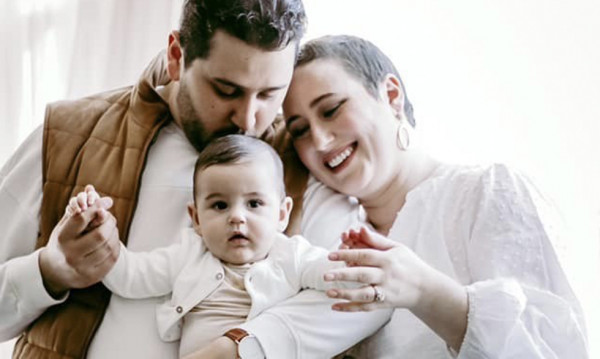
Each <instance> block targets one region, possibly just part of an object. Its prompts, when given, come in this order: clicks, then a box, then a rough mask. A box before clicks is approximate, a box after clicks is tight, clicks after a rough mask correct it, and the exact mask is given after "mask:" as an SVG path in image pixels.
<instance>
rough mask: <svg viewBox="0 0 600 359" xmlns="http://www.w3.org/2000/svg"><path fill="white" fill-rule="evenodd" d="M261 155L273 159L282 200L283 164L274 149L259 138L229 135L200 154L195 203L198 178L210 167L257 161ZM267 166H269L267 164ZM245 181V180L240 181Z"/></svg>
mask: <svg viewBox="0 0 600 359" xmlns="http://www.w3.org/2000/svg"><path fill="white" fill-rule="evenodd" d="M261 154H268V155H269V156H270V157H271V158H272V159H273V161H272V163H273V167H272V168H273V170H274V171H275V173H274V175H275V176H276V178H275V182H276V183H277V186H278V187H279V188H278V189H279V191H280V193H281V198H284V197H285V184H284V182H283V163H282V162H281V158H279V155H278V154H277V152H275V150H274V149H273V147H271V146H269V145H268V144H267V143H266V142H264V141H262V140H259V139H258V138H254V137H250V136H245V135H227V136H223V137H218V138H216V139H214V140H212V141H211V142H209V143H208V145H207V146H206V147H205V148H204V150H202V152H200V155H199V156H198V159H197V160H196V166H195V167H194V202H195V201H196V196H197V195H198V190H199V189H198V185H197V181H198V176H199V175H200V173H201V172H202V171H203V170H205V169H206V168H208V167H211V166H215V165H227V164H235V163H242V162H244V161H245V160H250V159H256V157H257V156H259V155H261ZM264 165H265V166H268V165H269V164H267V163H265V164H264ZM239 180H240V181H243V180H244V179H243V178H240V179H239Z"/></svg>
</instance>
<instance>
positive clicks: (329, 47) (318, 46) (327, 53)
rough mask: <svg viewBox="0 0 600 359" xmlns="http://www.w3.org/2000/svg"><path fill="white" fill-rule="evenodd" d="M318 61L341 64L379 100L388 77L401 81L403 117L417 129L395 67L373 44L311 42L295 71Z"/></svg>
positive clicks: (337, 38)
mask: <svg viewBox="0 0 600 359" xmlns="http://www.w3.org/2000/svg"><path fill="white" fill-rule="evenodd" d="M317 59H333V60H336V61H339V62H340V64H342V66H343V67H344V69H345V70H346V71H347V72H348V73H349V74H350V75H352V76H354V77H356V78H357V79H358V80H359V81H360V82H361V83H362V84H363V86H364V87H365V88H366V89H367V91H368V92H369V94H371V95H372V96H373V97H374V98H379V92H378V90H379V85H380V84H381V81H383V79H384V78H385V76H386V75H387V74H393V75H394V76H396V77H397V78H398V81H400V87H401V88H402V92H403V93H404V113H405V114H406V118H407V120H408V122H409V123H410V124H411V125H412V126H413V127H414V126H415V117H414V114H413V107H412V104H411V103H410V101H409V100H408V97H407V95H406V90H405V89H404V83H403V82H402V79H401V78H400V74H398V70H397V69H396V66H394V63H393V62H392V61H391V60H390V58H389V57H387V55H385V54H384V53H383V52H382V51H381V50H380V49H379V48H378V47H377V46H375V45H374V44H373V43H371V42H370V41H367V40H364V39H361V38H358V37H355V36H349V35H330V36H323V37H320V38H318V39H314V40H311V41H308V42H307V43H306V44H304V45H303V46H302V48H301V49H300V53H299V55H298V59H297V61H296V67H298V66H302V65H305V64H308V63H310V62H312V61H314V60H317Z"/></svg>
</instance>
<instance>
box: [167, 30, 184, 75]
mask: <svg viewBox="0 0 600 359" xmlns="http://www.w3.org/2000/svg"><path fill="white" fill-rule="evenodd" d="M182 57H183V49H182V48H181V43H180V42H179V31H175V30H174V31H171V33H170V34H169V46H168V47H167V73H168V74H169V77H170V78H171V80H172V81H179V80H180V74H181V66H182V64H183V61H182Z"/></svg>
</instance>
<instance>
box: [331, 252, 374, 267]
mask: <svg viewBox="0 0 600 359" xmlns="http://www.w3.org/2000/svg"><path fill="white" fill-rule="evenodd" d="M384 254H385V252H381V251H379V250H376V249H370V248H366V249H342V250H337V251H335V252H331V253H329V260H332V261H343V262H346V265H348V266H352V267H353V266H375V267H379V266H381V264H382V262H383V261H384V258H385V256H384Z"/></svg>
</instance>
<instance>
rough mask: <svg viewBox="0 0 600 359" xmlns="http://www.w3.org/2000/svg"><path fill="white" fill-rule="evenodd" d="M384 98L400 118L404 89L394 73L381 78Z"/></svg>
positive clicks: (402, 108)
mask: <svg viewBox="0 0 600 359" xmlns="http://www.w3.org/2000/svg"><path fill="white" fill-rule="evenodd" d="M382 89H383V90H384V91H385V92H384V94H383V96H384V99H385V100H386V101H387V102H388V103H389V104H390V106H391V107H392V109H393V110H394V115H395V116H396V117H398V118H400V117H401V116H402V114H403V111H404V91H402V85H400V80H398V78H397V77H396V76H395V75H392V74H387V75H386V76H385V79H384V80H383V86H382Z"/></svg>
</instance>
